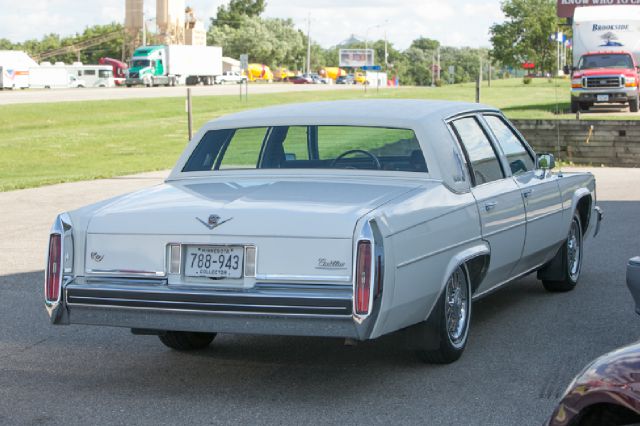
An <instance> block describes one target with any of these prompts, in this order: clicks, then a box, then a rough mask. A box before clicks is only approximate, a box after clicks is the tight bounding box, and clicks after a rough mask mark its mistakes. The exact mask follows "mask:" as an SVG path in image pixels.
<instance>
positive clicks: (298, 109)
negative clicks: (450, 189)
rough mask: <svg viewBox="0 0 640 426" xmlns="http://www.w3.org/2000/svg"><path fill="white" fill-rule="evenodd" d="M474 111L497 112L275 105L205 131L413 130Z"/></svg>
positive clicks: (365, 104)
mask: <svg viewBox="0 0 640 426" xmlns="http://www.w3.org/2000/svg"><path fill="white" fill-rule="evenodd" d="M474 111H496V112H498V109H496V108H493V107H489V106H486V105H482V104H476V103H470V102H453V101H434V100H418V99H369V100H348V101H327V102H308V103H299V104H286V105H278V106H272V107H267V108H261V109H254V110H248V111H243V112H239V113H236V114H230V115H226V116H223V117H220V118H218V119H216V120H212V121H210V122H209V123H208V125H207V126H205V127H208V128H225V127H226V128H229V127H250V126H283V125H287V124H290V125H296V124H298V125H299V124H309V125H312V124H318V125H322V124H325V125H328V124H335V125H347V124H354V125H363V126H390V127H393V126H398V127H409V128H415V127H420V125H421V124H422V123H424V122H425V121H431V120H444V119H447V118H449V117H452V116H455V115H458V114H464V113H468V112H474Z"/></svg>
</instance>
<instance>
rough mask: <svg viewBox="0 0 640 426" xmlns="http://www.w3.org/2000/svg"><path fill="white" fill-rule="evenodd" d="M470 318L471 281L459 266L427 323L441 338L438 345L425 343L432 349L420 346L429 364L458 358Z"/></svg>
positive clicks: (464, 341)
mask: <svg viewBox="0 0 640 426" xmlns="http://www.w3.org/2000/svg"><path fill="white" fill-rule="evenodd" d="M470 320H471V283H470V280H469V277H468V275H467V271H466V270H465V268H464V267H463V266H458V268H456V270H455V271H454V272H453V273H452V274H451V276H450V277H449V279H448V280H447V284H446V285H445V288H444V291H443V292H442V294H441V295H440V298H439V300H438V303H437V305H436V306H435V308H434V310H433V312H431V315H430V316H429V319H428V320H427V321H426V324H424V326H426V327H430V328H431V329H432V330H433V331H434V334H435V338H436V339H437V340H438V341H437V342H436V344H435V345H431V343H433V342H425V344H426V345H428V347H429V349H419V350H418V356H419V357H420V358H421V359H422V360H423V361H424V362H428V363H436V364H449V363H452V362H454V361H456V360H457V359H458V358H460V356H461V355H462V352H463V351H464V348H465V346H466V344H467V336H468V334H469V322H470ZM426 336H429V334H427V335H426Z"/></svg>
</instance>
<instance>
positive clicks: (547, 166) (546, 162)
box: [537, 154, 556, 170]
mask: <svg viewBox="0 0 640 426" xmlns="http://www.w3.org/2000/svg"><path fill="white" fill-rule="evenodd" d="M537 163H538V164H537V166H538V169H541V170H552V169H554V168H555V167H556V159H555V158H553V154H539V155H538V161H537Z"/></svg>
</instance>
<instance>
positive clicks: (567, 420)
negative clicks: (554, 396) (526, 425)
mask: <svg viewBox="0 0 640 426" xmlns="http://www.w3.org/2000/svg"><path fill="white" fill-rule="evenodd" d="M602 403H604V404H615V405H620V406H623V407H626V408H627V409H629V410H630V411H632V412H635V413H639V414H640V342H636V343H634V344H632V345H629V346H625V347H622V348H619V349H616V350H615V351H612V352H609V353H608V354H605V355H602V356H601V357H599V358H597V359H596V360H595V361H593V362H592V363H591V364H589V365H587V367H586V368H585V369H584V370H583V371H582V372H581V373H580V374H579V375H578V376H577V377H576V378H575V379H574V381H573V382H572V383H571V385H570V387H569V389H567V391H566V393H565V395H564V397H563V398H562V400H561V401H560V403H559V404H558V407H557V408H556V409H555V411H554V413H553V416H552V418H551V420H550V421H549V424H550V425H554V426H555V425H568V424H571V420H572V419H573V418H574V416H575V415H576V414H578V413H580V411H581V410H582V409H583V408H585V407H587V406H591V405H594V404H602Z"/></svg>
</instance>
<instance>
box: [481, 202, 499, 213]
mask: <svg viewBox="0 0 640 426" xmlns="http://www.w3.org/2000/svg"><path fill="white" fill-rule="evenodd" d="M497 205H498V203H497V202H496V201H487V202H486V203H484V209H485V210H486V211H489V210H493V209H494V208H495V207H496V206H497Z"/></svg>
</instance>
